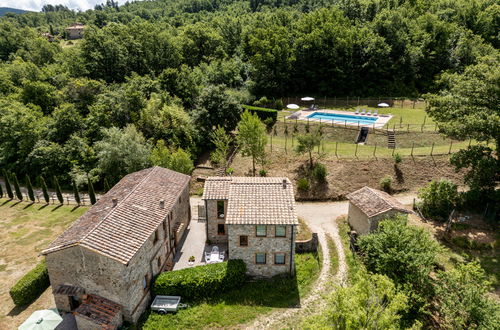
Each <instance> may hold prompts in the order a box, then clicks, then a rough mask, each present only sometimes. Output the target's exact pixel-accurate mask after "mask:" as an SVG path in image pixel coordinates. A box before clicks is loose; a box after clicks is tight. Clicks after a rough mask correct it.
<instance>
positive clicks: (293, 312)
mask: <svg viewBox="0 0 500 330" xmlns="http://www.w3.org/2000/svg"><path fill="white" fill-rule="evenodd" d="M395 197H396V199H397V200H399V201H400V202H401V203H403V204H406V205H409V204H411V203H412V202H413V199H414V198H415V197H416V195H415V194H407V195H400V196H395ZM348 205H349V204H348V202H347V201H342V202H298V203H297V213H298V216H299V217H301V218H303V219H304V220H305V221H306V222H307V224H308V225H309V227H310V228H311V230H312V231H313V232H316V233H318V238H319V243H320V244H321V249H322V251H323V264H322V269H321V273H320V275H319V277H318V279H317V281H316V284H315V287H314V288H313V289H312V291H311V293H310V294H309V295H308V296H307V297H306V298H305V299H304V300H302V301H301V304H300V306H295V307H292V308H286V309H280V310H278V311H276V312H273V313H271V314H268V315H264V316H263V317H261V318H259V319H257V320H255V321H254V322H253V323H251V324H248V325H247V326H245V327H244V328H247V329H264V328H265V329H273V328H283V327H284V326H285V327H286V325H289V326H291V327H293V326H295V327H296V326H297V320H298V319H300V318H301V317H302V316H306V315H311V314H315V313H318V312H319V311H320V310H321V309H322V308H323V307H324V305H325V299H321V298H322V296H323V295H325V294H326V293H328V292H330V291H331V288H333V287H334V285H335V284H339V285H344V284H345V282H346V279H347V270H348V269H347V264H346V261H345V251H344V246H343V244H342V241H341V239H340V234H339V229H338V227H337V224H336V222H335V219H336V218H337V217H339V216H341V215H343V214H347V211H348ZM326 235H329V236H330V237H331V238H332V239H333V242H334V243H335V248H336V249H337V255H338V259H339V267H338V271H337V273H336V274H335V275H334V276H332V274H331V273H330V261H331V257H330V252H329V250H328V245H327V240H326Z"/></svg>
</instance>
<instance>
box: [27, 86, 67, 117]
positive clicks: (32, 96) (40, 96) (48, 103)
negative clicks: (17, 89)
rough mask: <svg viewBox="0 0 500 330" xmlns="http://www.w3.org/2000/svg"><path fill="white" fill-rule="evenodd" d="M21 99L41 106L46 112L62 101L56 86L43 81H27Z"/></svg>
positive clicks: (49, 111)
mask: <svg viewBox="0 0 500 330" xmlns="http://www.w3.org/2000/svg"><path fill="white" fill-rule="evenodd" d="M21 99H22V100H23V102H24V103H25V104H34V105H37V106H39V107H40V109H42V111H43V113H44V114H49V113H51V112H52V110H53V109H54V107H56V106H57V104H58V103H59V101H60V98H59V95H58V93H57V89H56V87H54V86H52V85H51V84H49V83H46V82H42V81H25V82H24V84H23V90H22V92H21Z"/></svg>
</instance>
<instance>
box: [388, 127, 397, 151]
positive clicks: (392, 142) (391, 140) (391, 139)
mask: <svg viewBox="0 0 500 330" xmlns="http://www.w3.org/2000/svg"><path fill="white" fill-rule="evenodd" d="M387 148H389V149H396V135H395V134H394V131H387Z"/></svg>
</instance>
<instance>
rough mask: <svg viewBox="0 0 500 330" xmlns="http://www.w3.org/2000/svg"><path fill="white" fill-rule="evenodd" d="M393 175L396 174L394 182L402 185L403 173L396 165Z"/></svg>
mask: <svg viewBox="0 0 500 330" xmlns="http://www.w3.org/2000/svg"><path fill="white" fill-rule="evenodd" d="M394 173H395V174H396V181H397V183H404V182H405V178H404V176H403V171H401V169H400V168H399V166H398V165H397V164H394Z"/></svg>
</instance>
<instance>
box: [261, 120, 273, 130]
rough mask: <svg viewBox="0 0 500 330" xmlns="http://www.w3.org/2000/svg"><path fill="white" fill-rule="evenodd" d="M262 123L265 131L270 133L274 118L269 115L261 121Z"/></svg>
mask: <svg viewBox="0 0 500 330" xmlns="http://www.w3.org/2000/svg"><path fill="white" fill-rule="evenodd" d="M262 122H263V123H264V125H266V129H267V132H268V133H270V132H271V130H272V129H273V126H274V119H273V118H271V117H267V118H266V119H264V120H263V121H262Z"/></svg>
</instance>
